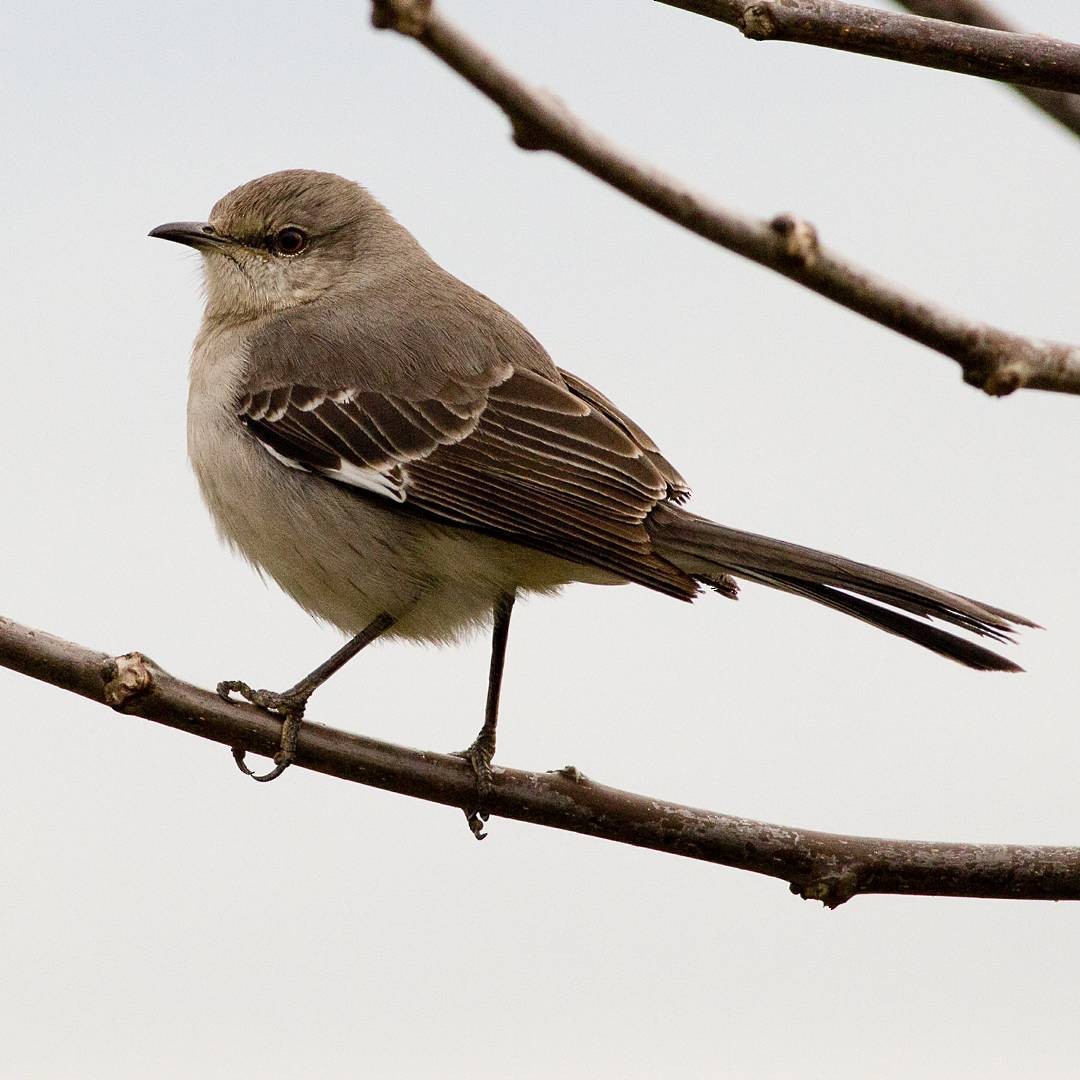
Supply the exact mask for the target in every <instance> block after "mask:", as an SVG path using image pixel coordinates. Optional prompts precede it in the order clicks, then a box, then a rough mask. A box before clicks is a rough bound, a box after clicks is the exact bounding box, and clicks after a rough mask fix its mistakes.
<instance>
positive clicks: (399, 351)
mask: <svg viewBox="0 0 1080 1080" xmlns="http://www.w3.org/2000/svg"><path fill="white" fill-rule="evenodd" d="M150 235H151V236H155V237H160V238H162V239H165V240H173V241H176V242H178V243H181V244H187V245H189V246H190V247H193V248H195V249H196V250H198V251H199V252H200V253H201V255H202V256H203V261H204V266H205V271H206V310H205V315H204V318H203V322H202V326H201V328H200V330H199V334H198V337H197V339H196V342H195V349H194V355H193V357H192V362H191V392H190V397H189V401H188V450H189V454H190V457H191V462H192V465H193V466H194V469H195V474H196V476H197V477H198V481H199V485H200V487H201V489H202V494H203V497H204V498H205V500H206V503H207V505H208V506H209V508H210V511H211V513H212V514H213V517H214V520H215V521H216V523H217V526H218V530H219V532H220V533H221V535H222V536H223V537H224V538H225V540H226V541H227V542H228V543H229V544H231V545H232V546H233V547H234V548H236V549H237V550H238V551H240V552H241V553H242V554H243V555H244V556H246V557H247V559H248V560H249V561H250V562H252V563H254V564H255V566H257V567H259V568H261V569H262V570H265V571H266V572H267V573H268V574H269V575H270V576H271V577H272V578H274V580H275V581H277V582H278V584H279V585H280V586H281V587H282V588H283V589H284V590H285V591H286V592H287V593H289V594H290V595H291V596H292V597H293V598H294V599H295V600H296V601H297V602H298V603H300V604H301V605H302V606H303V607H304V608H306V609H307V610H308V611H309V612H311V613H312V614H313V615H315V616H317V617H319V618H320V619H324V620H326V621H328V622H331V623H333V624H334V625H335V626H337V627H339V628H340V629H341V630H343V631H344V632H345V633H347V634H351V635H354V636H353V638H352V640H351V641H350V642H349V643H348V644H347V645H346V646H345V647H344V648H343V649H341V650H340V651H339V652H338V653H337V654H335V655H334V656H333V657H332V658H331V659H330V660H329V661H327V663H326V664H324V665H323V666H322V667H321V668H319V669H318V670H316V671H315V672H313V673H312V674H311V675H310V676H308V677H307V678H306V679H304V680H302V681H301V682H299V683H298V684H297V685H296V686H295V687H293V688H292V689H291V690H288V691H285V692H284V693H274V692H271V691H266V690H252V689H251V688H250V687H249V686H247V685H246V684H244V683H239V682H228V683H223V684H222V685H221V686H220V687H219V690H220V691H221V692H222V693H223V694H227V693H228V692H229V691H230V690H231V691H237V692H239V693H240V694H242V695H243V696H244V697H245V698H247V699H248V700H249V701H252V702H254V703H255V704H257V705H260V706H263V707H266V708H269V709H272V710H274V711H276V712H279V713H281V714H283V715H284V716H285V718H286V720H285V724H284V725H283V745H282V750H281V753H280V754H279V755H278V757H277V758H276V759H275V760H276V762H277V767H276V768H275V770H274V771H273V772H272V773H270V774H268V775H269V776H270V777H273V776H276V775H278V774H279V773H280V772H281V771H282V769H284V768H285V766H286V765H287V764H288V762H289V761H290V760H291V756H292V750H293V747H294V746H295V738H296V730H297V726H298V724H299V721H300V719H301V717H302V715H303V710H304V706H305V705H306V703H307V700H308V698H309V696H310V695H311V693H312V691H314V690H315V689H316V687H318V686H319V685H320V684H321V683H322V682H323V681H324V680H325V679H326V678H328V677H329V676H330V675H331V674H333V672H334V671H336V670H337V669H338V668H340V667H341V666H342V665H343V664H344V663H345V662H346V661H347V660H348V659H349V658H350V657H352V656H354V655H355V654H356V653H357V652H359V651H360V649H362V648H363V647H364V646H365V645H367V644H368V643H369V642H371V641H373V640H374V639H375V638H376V637H378V636H380V635H396V636H400V637H405V638H413V639H420V640H425V641H434V642H440V643H442V642H449V641H452V640H454V639H455V638H457V637H458V636H459V635H460V634H461V633H462V632H463V631H466V630H468V629H469V628H471V627H474V626H476V625H477V624H481V623H485V622H487V621H488V620H492V619H493V621H494V635H493V647H492V656H491V670H490V677H489V682H488V694H487V707H486V710H485V714H484V724H483V727H482V728H481V730H480V733H479V735H478V736H477V738H476V741H475V742H474V743H473V744H472V746H471V747H470V748H469V750H468V751H466V752H465V756H466V757H468V758H469V760H470V761H471V762H472V765H473V768H474V769H475V771H476V774H477V783H478V790H479V792H480V794H481V796H482V793H483V790H484V785H485V782H486V779H487V777H488V776H489V770H490V762H491V758H492V755H493V753H494V751H495V725H496V718H497V713H498V704H499V687H500V682H501V678H502V668H503V658H504V654H505V649H506V638H507V630H508V626H509V622H510V613H511V610H512V608H513V605H514V598H515V596H516V595H517V594H518V593H519V592H539V593H552V592H555V591H556V590H557V589H558V588H559V587H560V586H562V585H566V584H568V583H569V582H573V581H585V582H593V583H603V584H624V583H627V582H636V583H637V584H639V585H644V586H646V587H647V588H650V589H655V590H657V591H658V592H661V593H665V594H667V595H668V596H672V597H675V598H676V599H678V600H693V599H694V598H695V597H696V596H697V595H698V593H699V592H700V591H701V589H702V586H708V587H710V588H712V589H714V590H715V591H717V592H719V593H720V594H722V595H723V596H727V597H730V598H732V599H734V598H735V597H736V595H737V591H738V586H737V585H736V582H735V580H734V579H735V578H741V579H743V580H746V581H755V582H759V583H760V584H763V585H768V586H770V587H772V588H774V589H781V590H783V591H784V592H789V593H794V594H796V595H797V596H803V597H806V598H807V599H809V600H813V601H815V602H816V603H819V604H824V605H826V606H828V607H831V608H834V609H835V610H837V611H842V612H844V613H845V614H847V615H852V616H854V617H855V618H857V619H861V620H862V621H864V622H867V623H870V624H871V625H872V626H876V627H878V628H879V629H881V630H885V631H887V632H889V633H892V634H896V635H898V636H899V637H903V638H907V639H908V640H909V641H913V642H916V643H917V644H919V645H922V646H923V647H924V648H927V649H931V650H933V651H934V652H937V653H939V654H941V655H942V656H946V657H949V658H950V659H953V660H957V661H959V662H960V663H962V664H966V665H968V666H969V667H972V668H977V669H980V670H996V671H1018V670H1020V669H1019V668H1017V666H1016V665H1015V664H1013V663H1011V662H1010V661H1009V660H1006V659H1004V658H1003V657H1001V656H998V655H997V654H996V653H994V652H991V651H990V650H988V649H986V648H983V647H982V646H980V645H977V644H975V643H974V642H972V641H969V640H966V639H965V638H962V637H958V636H956V635H954V634H952V633H948V632H946V631H945V630H942V629H940V628H939V627H937V626H935V625H931V623H930V622H929V621H927V620H938V621H940V622H944V623H949V624H952V625H953V626H956V627H960V628H961V629H963V630H966V631H969V632H971V633H973V634H975V635H980V636H983V637H987V638H990V639H993V640H995V641H999V642H1001V641H1009V640H1010V637H1009V635H1010V633H1011V632H1012V631H1014V630H1015V628H1016V627H1017V626H1032V625H1034V624H1033V623H1030V622H1028V620H1027V619H1024V618H1022V617H1020V616H1018V615H1012V614H1010V613H1009V612H1007V611H1002V610H1001V609H999V608H995V607H990V606H989V605H988V604H983V603H980V602H978V601H975V600H970V599H968V598H966V597H963V596H957V595H955V594H954V593H950V592H946V591H944V590H943V589H938V588H935V587H933V586H932V585H926V584H924V583H923V582H921V581H915V580H913V579H912V578H908V577H902V576H900V575H899V574H892V573H889V572H888V571H885V570H878V569H875V568H874V567H872V566H866V565H863V564H862V563H857V562H852V561H850V560H848V559H843V558H839V557H838V556H835V555H826V554H823V553H822V552H819V551H813V550H811V549H809V548H805V547H798V546H796V545H794V544H789V543H785V542H784V541H781V540H770V539H768V538H767V537H764V536H755V535H753V534H751V533H745V532H740V531H738V530H736V529H730V528H727V527H726V526H724V525H717V524H715V523H714V522H712V521H709V520H708V519H706V518H702V517H698V516H697V515H695V514H692V513H690V512H689V511H688V510H685V509H683V505H682V504H683V503H684V502H685V501H686V500H687V499H688V498H689V495H690V490H689V488H688V487H687V485H686V482H685V481H684V480H683V478H682V477H681V476H680V475H679V473H678V472H677V471H676V470H675V468H674V467H673V466H672V465H671V464H670V463H669V462H668V461H667V460H666V459H665V458H664V457H663V456H662V455H661V453H660V451H659V450H658V449H657V447H656V445H655V444H654V443H653V441H652V440H651V439H650V438H649V436H648V435H646V434H645V432H644V431H643V430H642V429H641V428H640V427H638V426H637V424H635V423H634V421H633V420H631V419H630V418H629V417H628V416H626V415H625V414H623V413H622V412H621V411H620V410H619V409H618V407H617V406H616V405H614V404H613V403H612V402H611V401H610V400H609V399H608V398H606V397H605V396H604V395H603V394H602V393H600V391H599V390H596V389H595V388H594V387H592V386H590V385H589V384H588V383H587V382H585V381H584V380H583V379H580V378H578V377H577V376H576V375H571V374H570V373H569V372H568V371H563V370H561V369H560V368H557V367H556V366H555V365H554V364H553V363H552V361H551V359H550V357H549V356H548V354H547V353H546V352H545V351H544V349H543V347H542V346H541V345H540V343H539V342H538V341H537V340H536V339H535V338H534V337H533V336H532V335H531V334H530V333H529V332H528V331H527V330H526V329H525V328H524V327H523V326H522V325H521V324H520V323H519V322H518V321H517V320H516V319H515V318H513V316H511V315H509V314H508V313H507V312H505V311H504V310H503V309H502V308H501V307H499V305H498V304H496V303H494V302H493V301H491V300H489V299H488V298H487V297H486V296H483V295H482V294H480V293H478V292H476V291H475V290H474V289H471V288H470V287H469V286H468V285H465V284H463V283H462V282H461V281H459V280H458V279H457V278H455V277H454V276H452V275H451V274H449V273H447V272H446V271H445V270H443V269H442V268H441V267H439V266H437V265H436V264H435V263H434V262H433V261H432V259H431V258H430V256H429V255H428V254H427V253H426V252H425V251H424V249H423V248H422V247H421V246H420V245H419V244H418V243H417V241H416V240H415V239H414V238H413V237H412V235H411V234H410V233H409V232H408V231H406V230H405V229H404V228H403V227H402V226H401V225H399V224H398V223H397V222H396V221H395V220H394V218H393V217H391V216H390V214H389V213H388V212H387V211H386V210H385V209H384V208H383V206H382V205H380V203H378V202H377V201H376V200H375V199H374V198H373V197H372V196H371V195H370V194H369V193H368V192H367V191H366V190H365V189H364V188H362V187H360V186H359V185H358V184H355V183H352V182H351V181H349V180H345V179H343V178H342V177H340V176H334V175H332V174H328V173H320V172H308V171H304V170H289V171H286V172H279V173H273V174H271V175H269V176H264V177H262V178H260V179H258V180H253V181H251V182H250V183H248V184H245V185H243V186H242V187H239V188H237V189H236V190H235V191H232V192H230V193H229V194H228V195H226V196H225V197H224V198H222V199H221V200H220V201H219V202H218V203H217V205H216V206H215V207H214V208H213V210H212V211H211V213H210V220H209V221H208V222H205V223H203V222H175V223H172V224H168V225H161V226H159V227H158V228H156V229H154V230H153V232H151V234H150ZM473 822H474V824H475V822H476V818H475V815H474V818H473ZM477 827H478V826H477Z"/></svg>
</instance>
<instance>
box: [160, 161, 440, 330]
mask: <svg viewBox="0 0 1080 1080" xmlns="http://www.w3.org/2000/svg"><path fill="white" fill-rule="evenodd" d="M150 235H151V236H154V237H158V238H160V239H162V240H173V241H175V242H176V243H179V244H187V245H188V246H189V247H193V248H195V249H196V250H197V251H199V252H200V253H201V254H202V256H203V264H204V268H205V271H206V313H207V315H208V316H210V317H211V318H224V319H238V320H245V319H252V318H257V317H258V316H260V315H269V314H273V313H274V312H277V311H283V310H285V309H287V308H291V307H296V306H297V305H298V304H305V303H310V302H311V301H313V300H317V299H319V298H320V297H322V296H323V295H325V294H326V293H327V291H328V290H330V289H332V288H347V287H348V286H349V285H350V284H351V283H355V284H357V285H362V284H363V282H364V279H365V277H366V276H368V275H374V274H377V273H380V272H383V271H385V268H386V265H387V260H388V259H392V258H394V257H396V258H398V259H401V258H402V257H403V256H405V257H407V256H408V253H409V252H411V251H413V250H419V249H418V246H417V245H416V242H415V241H414V240H413V239H412V237H411V236H410V235H409V233H407V232H406V231H405V229H403V228H402V227H401V226H400V225H398V224H397V222H396V221H394V219H393V218H392V217H391V216H390V214H389V213H387V211H386V210H385V209H384V208H383V206H382V205H381V204H380V203H379V202H378V201H377V200H376V199H374V198H373V197H372V196H371V195H370V194H369V193H368V192H367V191H366V190H365V189H364V188H362V187H361V186H360V185H359V184H355V183H353V182H352V181H351V180H346V179H345V178H344V177H341V176H335V175H334V174H333V173H324V172H312V171H310V170H307V169H289V170H286V171H284V172H277V173H270V174H269V175H268V176H262V177H259V179H257V180H252V181H250V182H249V183H247V184H244V185H242V186H241V187H238V188H236V189H235V190H233V191H230V192H229V193H228V195H225V196H223V197H222V198H221V199H219V200H218V202H217V203H216V204H215V206H214V208H213V209H212V210H211V211H210V219H209V221H174V222H170V223H169V224H167V225H159V226H158V227H157V228H156V229H154V230H153V231H152V232H151V233H150Z"/></svg>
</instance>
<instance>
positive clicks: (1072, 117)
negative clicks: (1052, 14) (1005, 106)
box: [896, 0, 1080, 135]
mask: <svg viewBox="0 0 1080 1080" xmlns="http://www.w3.org/2000/svg"><path fill="white" fill-rule="evenodd" d="M896 2H897V3H899V4H900V5H901V6H903V7H906V8H907V9H908V10H909V11H913V12H914V13H915V14H916V15H925V16H927V17H928V18H931V19H946V20H948V21H950V22H954V23H964V24H965V25H967V26H985V27H987V28H988V29H990V30H1003V31H1005V32H1006V33H1008V34H1015V33H1017V29H1016V27H1015V26H1013V25H1012V24H1011V23H1010V22H1009V21H1008V19H1004V18H1002V17H1001V15H999V14H998V13H997V12H996V11H995V10H994V9H993V8H991V7H989V6H988V5H986V4H984V3H982V2H981V0H896ZM1013 89H1014V90H1016V92H1017V93H1018V94H1023V95H1024V97H1026V98H1027V99H1028V101H1030V102H1031V103H1032V104H1033V105H1035V106H1036V107H1037V108H1039V109H1042V111H1043V112H1045V113H1046V114H1047V115H1049V116H1052V117H1053V118H1054V119H1055V120H1057V121H1058V122H1059V123H1061V124H1064V125H1065V127H1067V128H1068V129H1069V130H1070V131H1071V132H1072V133H1073V134H1074V135H1080V96H1078V95H1077V94H1068V93H1064V92H1063V91H1061V90H1041V89H1037V88H1036V87H1033V86H1023V85H1020V83H1019V82H1017V81H1013Z"/></svg>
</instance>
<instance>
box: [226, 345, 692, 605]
mask: <svg viewBox="0 0 1080 1080" xmlns="http://www.w3.org/2000/svg"><path fill="white" fill-rule="evenodd" d="M482 382H483V380H481V379H480V378H478V377H476V376H472V377H470V378H468V379H464V378H463V379H460V380H448V381H447V383H446V385H445V386H444V387H443V388H442V390H441V391H440V393H439V394H438V395H437V396H435V397H431V396H420V395H415V396H411V395H410V394H409V393H408V392H405V393H399V394H389V393H381V392H377V391H374V390H372V389H370V388H366V387H356V386H353V387H348V386H345V387H325V388H317V387H311V386H307V385H296V386H288V385H276V386H269V387H263V388H260V389H258V390H256V391H254V392H251V393H249V394H247V395H246V396H244V397H243V398H242V399H241V400H240V401H239V402H238V405H237V413H238V416H239V418H240V420H241V421H242V422H243V423H244V424H245V425H246V426H247V427H248V429H249V431H250V432H251V433H252V434H253V435H254V436H255V437H256V438H257V439H258V440H259V441H260V442H262V443H263V445H264V446H265V447H266V448H267V449H268V450H269V451H270V452H272V453H273V454H274V455H275V456H277V457H278V458H280V459H281V460H283V461H285V462H286V464H289V465H291V466H293V467H295V468H301V469H306V470H307V471H309V472H312V473H316V474H318V475H321V476H324V477H326V478H327V479H330V480H334V481H337V482H339V483H343V484H347V485H349V486H350V487H352V488H353V489H355V490H357V491H358V492H361V493H363V494H362V495H361V496H360V497H370V496H382V497H386V498H390V499H393V500H395V501H396V502H399V503H401V504H402V505H403V506H404V507H405V508H406V509H408V510H410V511H412V512H414V513H419V514H423V515H426V516H428V517H431V518H434V519H436V520H440V521H444V522H448V523H452V524H455V525H459V526H464V527H466V528H471V529H477V530H480V531H483V532H486V533H489V534H492V535H495V536H499V537H502V538H505V539H509V540H513V541H515V542H517V543H520V544H523V545H525V546H528V547H533V548H537V549H539V550H541V551H545V552H548V553H550V554H552V555H557V556H559V557H560V558H564V559H569V560H571V561H573V562H581V563H586V564H589V565H592V566H597V567H600V568H602V569H604V570H608V571H610V572H611V573H614V574H616V575H618V576H621V577H624V578H627V579H629V580H632V581H638V582H640V583H641V584H644V585H648V586H649V587H651V588H654V589H658V590H660V591H662V592H665V593H669V594H671V595H673V596H678V597H681V598H683V599H690V598H691V597H692V596H693V595H694V594H695V593H696V592H697V588H698V587H697V585H696V584H695V583H694V581H693V580H692V579H691V578H690V577H689V576H688V575H686V574H685V573H683V571H681V570H679V569H677V568H676V567H675V566H673V565H672V564H671V563H669V562H667V561H666V560H664V559H661V558H659V557H658V556H656V555H655V554H654V553H653V551H652V542H651V539H650V537H649V534H648V533H647V531H646V530H645V527H644V522H645V519H646V518H647V517H648V515H649V514H650V513H651V512H652V511H653V510H654V509H655V507H656V506H657V505H658V504H659V503H661V502H663V501H664V500H666V499H668V498H672V499H674V500H678V499H679V498H681V497H683V496H684V495H685V494H686V492H687V489H686V485H685V482H684V481H683V480H682V478H681V477H680V476H679V475H678V473H676V472H675V470H674V469H673V468H672V467H671V466H670V465H669V464H668V463H667V462H666V461H665V460H664V458H663V457H661V456H660V454H659V451H657V449H656V447H655V445H654V444H653V443H652V441H651V440H650V439H649V438H648V436H647V435H645V433H644V432H643V431H641V429H640V428H638V427H637V426H636V425H634V424H633V423H632V422H631V421H630V420H629V419H628V418H626V417H625V416H623V414H622V413H620V412H619V411H618V410H617V409H615V407H614V406H613V405H612V404H611V403H610V402H609V401H608V400H607V399H606V398H604V397H603V396H602V395H600V394H599V392H597V391H594V390H592V388H591V387H589V386H588V384H587V383H584V382H582V381H581V380H578V379H575V378H574V377H573V376H566V375H562V374H556V375H554V376H545V375H542V374H538V373H536V372H533V371H527V370H513V369H511V368H509V366H507V367H506V368H505V369H499V370H497V371H496V372H494V373H493V375H492V377H491V378H489V379H488V380H487V383H486V385H484V384H482ZM474 384H480V385H474Z"/></svg>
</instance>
